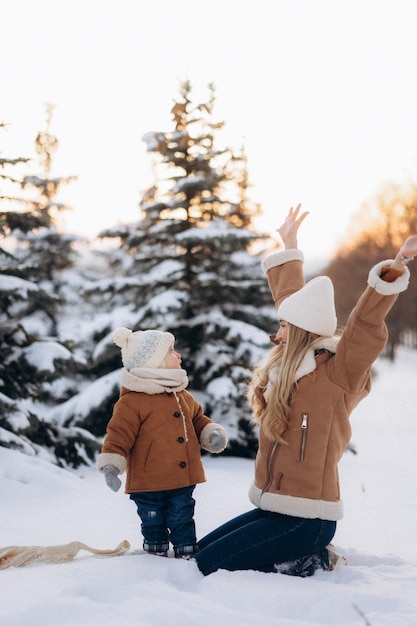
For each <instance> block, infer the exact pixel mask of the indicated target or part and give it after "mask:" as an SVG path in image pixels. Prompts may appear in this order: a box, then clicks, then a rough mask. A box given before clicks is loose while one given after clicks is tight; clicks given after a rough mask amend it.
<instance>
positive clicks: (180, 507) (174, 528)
mask: <svg viewBox="0 0 417 626" xmlns="http://www.w3.org/2000/svg"><path fill="white" fill-rule="evenodd" d="M194 488H195V485H192V486H191V487H182V488H180V489H170V490H166V491H149V492H135V493H131V494H130V499H131V500H133V501H134V502H135V504H136V506H137V512H138V515H139V517H140V519H141V522H142V523H141V530H142V535H143V538H144V548H145V550H147V551H148V552H166V551H167V550H168V548H169V541H171V543H172V544H173V546H174V550H175V554H176V556H180V555H181V554H193V553H194V551H195V549H196V543H197V540H196V532H195V522H194V508H195V500H194V498H193V491H194Z"/></svg>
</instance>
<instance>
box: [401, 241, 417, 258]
mask: <svg viewBox="0 0 417 626" xmlns="http://www.w3.org/2000/svg"><path fill="white" fill-rule="evenodd" d="M401 254H402V255H403V257H405V258H406V259H410V260H411V259H412V258H413V257H415V256H417V235H414V237H410V238H409V239H407V240H406V242H405V243H404V245H403V247H402V248H401Z"/></svg>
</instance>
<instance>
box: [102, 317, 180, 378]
mask: <svg viewBox="0 0 417 626" xmlns="http://www.w3.org/2000/svg"><path fill="white" fill-rule="evenodd" d="M113 341H114V343H115V344H116V345H117V346H119V348H121V351H122V361H123V365H124V366H125V368H126V369H127V370H128V371H131V370H132V369H134V368H135V367H147V368H152V369H154V368H160V367H164V359H165V357H166V356H167V354H168V350H169V349H170V348H171V346H173V345H174V342H175V337H174V335H172V334H171V333H166V332H162V331H160V330H137V331H136V332H132V331H131V330H129V329H128V328H124V327H121V328H117V329H116V330H115V331H114V334H113Z"/></svg>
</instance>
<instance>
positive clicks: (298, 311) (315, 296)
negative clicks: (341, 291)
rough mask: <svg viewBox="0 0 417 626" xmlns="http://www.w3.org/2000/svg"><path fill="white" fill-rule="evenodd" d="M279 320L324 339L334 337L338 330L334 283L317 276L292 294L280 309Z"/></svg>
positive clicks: (325, 277)
mask: <svg viewBox="0 0 417 626" xmlns="http://www.w3.org/2000/svg"><path fill="white" fill-rule="evenodd" d="M278 317H279V319H282V320H285V321H286V322H289V323H290V324H293V325H294V326H298V327H299V328H303V329H304V330H307V331H309V332H311V333H314V334H316V335H321V336H322V337H333V335H334V333H335V332H336V328H337V318H336V310H335V306H334V290H333V283H332V281H331V280H330V278H329V277H328V276H317V278H313V280H310V281H309V282H308V283H306V284H305V285H304V287H302V288H301V289H299V290H298V291H296V292H295V293H293V294H291V295H290V296H288V298H286V299H285V300H284V301H283V302H282V304H281V305H280V306H279V307H278Z"/></svg>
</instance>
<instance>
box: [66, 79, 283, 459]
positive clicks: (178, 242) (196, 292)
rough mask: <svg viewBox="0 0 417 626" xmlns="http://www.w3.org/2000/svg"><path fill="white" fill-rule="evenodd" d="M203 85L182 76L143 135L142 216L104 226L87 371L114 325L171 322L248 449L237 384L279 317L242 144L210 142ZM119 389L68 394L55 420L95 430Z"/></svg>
mask: <svg viewBox="0 0 417 626" xmlns="http://www.w3.org/2000/svg"><path fill="white" fill-rule="evenodd" d="M209 92H210V97H209V100H208V102H203V103H199V104H196V105H195V104H193V102H192V99H191V85H190V83H189V82H185V83H183V84H182V85H181V90H180V97H179V99H178V100H177V101H176V102H175V103H174V106H173V107H172V110H171V113H172V118H173V128H172V129H171V130H169V131H167V132H149V133H147V134H146V135H145V136H144V137H143V140H144V142H145V143H146V145H147V150H148V152H149V153H151V154H153V155H154V157H155V161H156V164H155V182H154V184H153V185H152V186H151V187H150V188H149V189H147V190H146V191H145V192H144V194H143V197H142V200H141V202H140V210H141V219H140V220H139V221H138V222H136V223H133V224H126V225H122V226H118V227H115V228H113V229H110V230H107V231H106V232H104V233H102V236H103V237H106V238H110V237H113V238H117V240H118V241H120V246H118V247H116V248H115V249H114V250H113V252H112V254H111V256H110V264H111V267H112V272H113V274H114V277H113V279H112V280H111V281H109V280H104V281H100V282H97V283H96V284H95V286H94V288H91V289H89V293H88V294H87V295H88V298H89V299H90V301H95V302H96V304H98V303H99V302H101V306H102V307H105V308H107V314H108V316H107V319H106V323H105V324H103V320H104V319H105V318H104V317H103V315H101V316H100V322H101V334H100V335H98V334H97V327H96V339H97V342H98V345H97V349H96V352H95V355H94V366H93V370H92V371H95V373H96V375H99V376H103V375H106V376H109V375H111V373H112V372H114V370H115V368H120V365H121V362H120V353H119V351H118V350H117V348H115V346H114V345H113V343H112V332H113V330H114V328H115V326H116V325H125V326H128V327H130V328H133V329H134V330H138V329H147V328H159V329H163V330H170V331H171V332H173V333H174V334H175V336H176V338H177V348H178V350H179V351H180V352H181V354H182V357H183V366H184V367H185V369H186V370H187V372H188V375H189V379H190V388H191V389H192V390H193V393H195V394H196V395H197V396H198V397H199V398H200V399H201V401H202V403H203V405H204V407H205V410H206V412H207V414H208V415H210V416H211V417H212V418H213V419H214V420H215V421H216V422H220V423H222V424H223V425H224V426H225V427H226V428H227V430H228V433H229V439H230V445H229V452H230V453H231V454H237V455H242V456H253V454H254V452H255V448H256V436H255V433H254V432H253V429H252V426H251V417H250V411H249V408H248V405H247V402H246V399H245V389H246V384H247V382H248V380H249V377H250V370H251V366H252V365H253V363H254V362H255V361H257V360H258V359H259V358H260V357H261V355H262V354H263V351H264V350H265V348H266V347H267V345H268V344H267V341H268V335H267V332H269V331H271V328H272V329H275V326H276V315H275V311H274V308H273V306H271V299H270V295H269V291H268V287H267V283H266V279H265V276H264V275H263V274H262V271H261V268H260V259H259V257H258V255H257V254H255V253H254V250H253V249H254V246H255V244H258V245H259V242H261V241H262V242H264V244H265V242H266V243H270V240H269V238H268V237H266V236H265V235H263V234H259V233H257V232H256V230H255V229H254V227H253V219H254V217H255V216H256V215H258V213H259V211H260V208H259V206H258V205H256V204H253V203H251V202H250V201H249V199H248V187H249V183H248V173H247V162H246V157H245V154H244V151H243V149H240V150H239V151H238V152H237V153H235V152H234V151H233V150H231V149H230V148H218V147H217V143H216V139H217V136H218V133H219V131H220V130H221V129H222V127H223V123H218V122H216V121H214V119H213V106H214V102H215V95H214V86H213V85H210V86H209ZM265 245H266V244H265ZM94 367H95V370H94ZM111 380H112V382H113V384H114V382H115V381H116V379H115V378H112V379H111ZM97 384H99V382H97ZM117 392H118V391H117V389H116V391H115V389H114V387H113V386H110V387H109V389H108V393H107V395H105V396H103V398H102V404H101V406H96V407H95V410H94V411H89V412H88V414H87V413H86V414H85V415H84V416H82V415H80V413H79V406H80V404H81V403H80V402H79V401H77V399H73V400H72V401H69V403H67V405H66V406H65V407H61V409H60V407H58V408H57V411H56V413H55V416H56V419H58V420H60V421H61V423H62V422H63V419H64V418H63V416H64V415H65V420H66V421H65V423H67V424H68V425H69V424H78V425H83V426H84V427H86V428H89V429H90V430H91V431H92V432H93V433H95V434H96V435H102V434H103V433H104V429H105V426H106V424H107V421H108V420H109V417H110V409H111V405H112V403H113V402H114V401H115V399H116V397H115V396H114V394H115V393H117Z"/></svg>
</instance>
